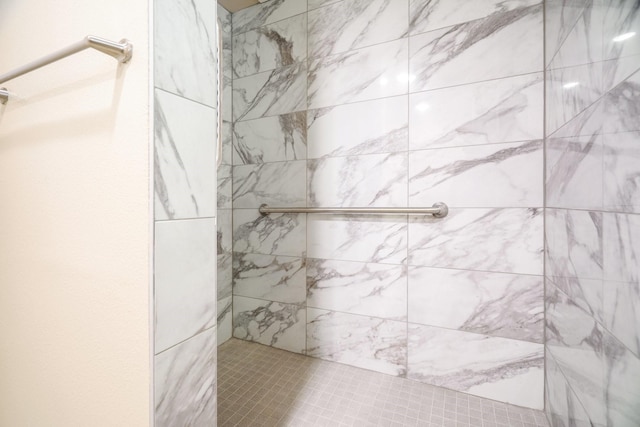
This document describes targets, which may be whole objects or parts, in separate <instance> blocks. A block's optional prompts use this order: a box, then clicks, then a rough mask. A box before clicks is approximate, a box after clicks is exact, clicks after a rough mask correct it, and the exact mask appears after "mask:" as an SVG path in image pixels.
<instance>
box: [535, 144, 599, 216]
mask: <svg viewBox="0 0 640 427" xmlns="http://www.w3.org/2000/svg"><path fill="white" fill-rule="evenodd" d="M602 144H603V137H602V135H599V134H594V135H584V136H572V137H566V138H557V137H555V136H554V137H551V138H547V141H546V160H547V161H546V168H547V174H546V180H547V182H546V191H547V193H546V204H547V206H548V207H562V208H573V209H601V208H602V197H603V196H602V195H603V145H602Z"/></svg>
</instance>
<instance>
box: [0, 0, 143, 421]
mask: <svg viewBox="0 0 640 427" xmlns="http://www.w3.org/2000/svg"><path fill="white" fill-rule="evenodd" d="M122 10H126V11H127V14H126V16H123V15H122ZM148 13H149V12H148V3H147V2H146V1H136V2H129V1H125V0H114V1H110V2H85V1H77V0H61V1H56V2H41V1H35V0H19V1H18V0H4V1H2V2H0V28H2V30H1V32H2V37H0V49H1V50H2V59H1V60H0V73H3V74H4V73H5V72H8V71H10V70H12V69H14V68H16V67H19V66H22V65H24V64H26V63H28V62H30V61H33V60H35V59H37V58H40V57H42V56H45V55H48V54H50V53H52V52H55V51H57V50H59V49H62V48H64V47H66V46H68V45H71V44H73V43H76V42H78V41H80V39H81V38H82V37H84V36H85V35H87V34H95V35H97V36H101V37H105V38H108V39H111V40H115V41H118V40H120V39H121V38H124V37H126V38H128V39H129V40H131V41H132V43H133V45H134V54H133V59H132V60H131V62H130V63H128V64H123V65H119V64H118V63H117V62H116V61H115V60H114V59H113V58H111V57H109V56H106V55H102V54H100V53H97V52H95V51H84V52H80V53H78V54H76V55H73V56H71V57H68V58H65V59H63V60H61V61H59V62H57V63H55V64H51V65H48V66H46V67H44V68H41V69H39V70H36V71H33V72H31V73H29V74H27V75H24V76H22V77H19V78H16V79H14V80H11V81H9V82H6V83H4V84H2V85H1V86H6V87H7V89H9V91H10V92H11V94H12V98H11V100H10V101H9V103H8V104H7V105H4V106H3V105H0V199H1V200H2V202H1V205H2V208H0V336H1V338H0V378H2V379H1V380H0V425H2V426H13V427H27V426H51V427H58V426H59V427H68V426H97V427H102V426H104V427H110V426H118V425H121V426H124V425H135V426H148V425H149V423H150V416H149V414H150V412H151V405H152V402H151V400H150V396H151V394H150V372H151V363H150V357H149V355H150V353H151V347H150V339H149V337H150V322H149V317H150V303H149V301H150V280H151V278H150V275H151V272H150V268H149V266H150V245H151V237H152V235H151V227H152V223H151V218H150V211H151V209H150V200H149V180H150V179H151V172H150V170H149V164H150V161H149V156H150V147H149V137H150V135H149V133H150V125H149V71H148V69H149V66H148V64H149V58H148V51H149V46H148V39H149V34H148V33H149V25H148V22H149V16H148Z"/></svg>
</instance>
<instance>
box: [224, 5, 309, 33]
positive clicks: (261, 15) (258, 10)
mask: <svg viewBox="0 0 640 427" xmlns="http://www.w3.org/2000/svg"><path fill="white" fill-rule="evenodd" d="M306 11H307V2H305V1H302V0H270V1H268V2H264V3H260V4H256V5H255V6H251V7H247V8H245V9H242V10H239V11H238V12H235V13H233V15H232V19H233V34H234V35H236V34H240V33H244V32H246V31H249V30H253V29H256V28H258V27H261V26H263V25H267V24H271V23H274V22H278V21H282V20H283V19H286V18H290V17H292V16H294V15H299V14H301V13H304V12H306Z"/></svg>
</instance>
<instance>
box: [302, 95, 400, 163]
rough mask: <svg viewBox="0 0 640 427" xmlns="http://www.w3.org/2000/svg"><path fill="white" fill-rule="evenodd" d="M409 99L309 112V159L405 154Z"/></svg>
mask: <svg viewBox="0 0 640 427" xmlns="http://www.w3.org/2000/svg"><path fill="white" fill-rule="evenodd" d="M407 102H408V100H407V96H406V95H403V96H395V97H391V98H383V99H376V100H373V101H364V102H356V103H353V104H346V105H339V106H336V107H327V108H320V109H317V110H309V111H308V118H307V123H308V133H307V138H308V147H309V148H308V156H309V158H310V159H316V158H320V157H335V156H351V155H359V154H376V153H397V152H399V151H406V150H407V146H408V145H407V144H408V138H409V130H408V126H409V117H408V112H407Z"/></svg>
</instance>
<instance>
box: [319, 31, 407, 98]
mask: <svg viewBox="0 0 640 427" xmlns="http://www.w3.org/2000/svg"><path fill="white" fill-rule="evenodd" d="M407 44H408V41H407V39H406V38H405V39H401V40H396V41H392V42H388V43H383V44H379V45H376V46H371V47H366V48H363V49H357V50H352V51H349V52H345V53H339V54H336V55H331V56H327V57H322V58H317V59H312V60H310V62H309V90H308V100H309V108H320V107H328V106H331V105H339V104H346V103H348V102H357V101H366V100H369V99H376V98H384V97H388V96H394V95H403V94H406V93H407V87H408V80H409V76H408V74H407V58H408V46H407Z"/></svg>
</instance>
